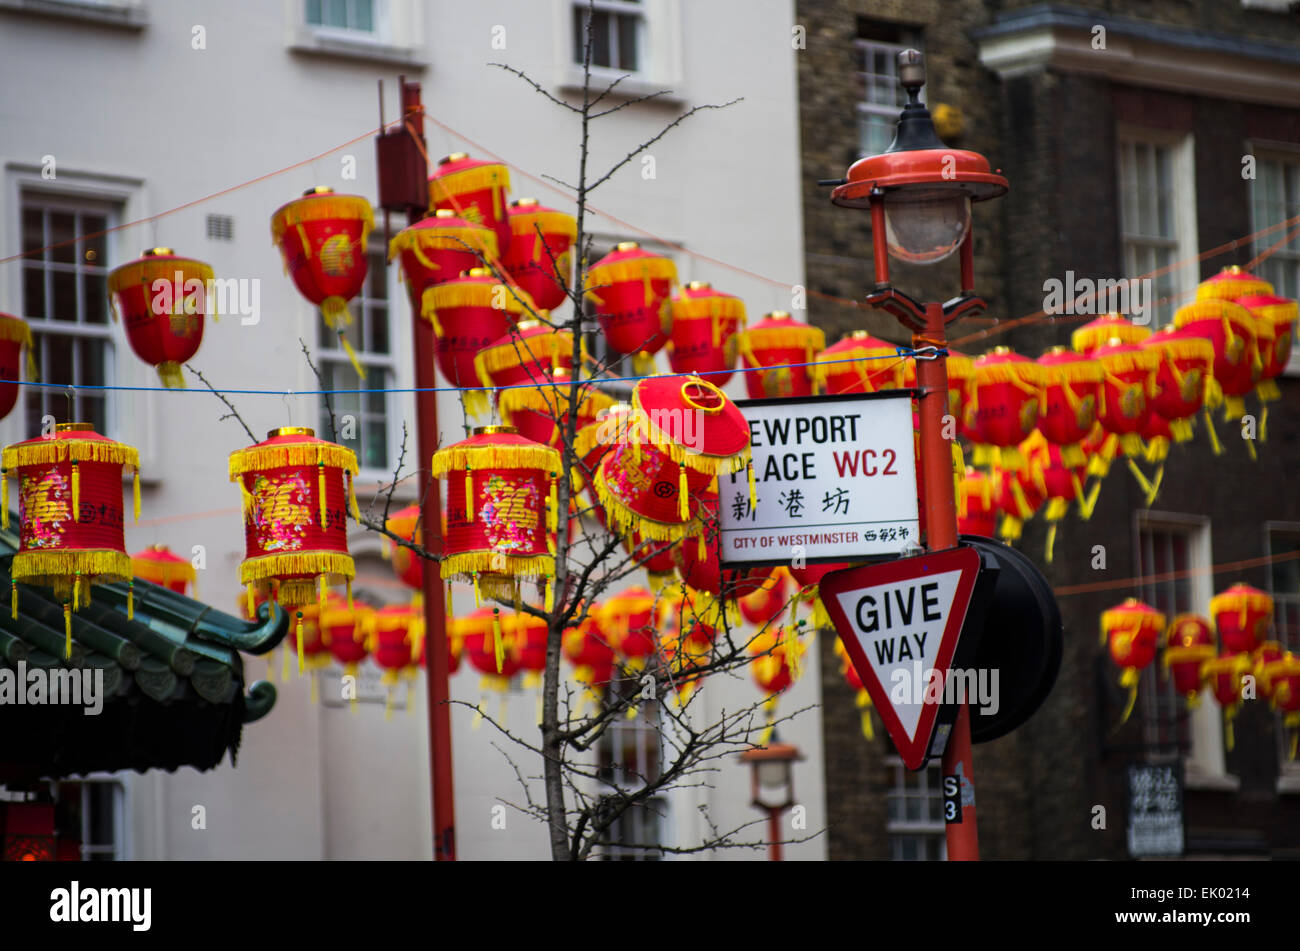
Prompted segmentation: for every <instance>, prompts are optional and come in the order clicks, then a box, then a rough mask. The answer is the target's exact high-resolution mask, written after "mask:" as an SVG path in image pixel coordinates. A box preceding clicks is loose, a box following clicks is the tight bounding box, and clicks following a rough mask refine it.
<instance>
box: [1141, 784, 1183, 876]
mask: <svg viewBox="0 0 1300 951" xmlns="http://www.w3.org/2000/svg"><path fill="white" fill-rule="evenodd" d="M1128 854H1129V855H1131V856H1133V858H1143V857H1145V856H1148V855H1165V856H1169V855H1182V854H1183V777H1182V768H1181V764H1180V763H1163V764H1158V765H1156V764H1152V765H1142V766H1130V767H1129V768H1128Z"/></svg>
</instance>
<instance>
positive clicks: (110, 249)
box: [0, 162, 169, 484]
mask: <svg viewBox="0 0 1300 951" xmlns="http://www.w3.org/2000/svg"><path fill="white" fill-rule="evenodd" d="M41 173H42V168H41V166H40V165H34V164H32V163H29V162H8V163H6V165H5V180H4V192H3V195H2V196H0V199H2V200H0V207H3V208H6V209H9V210H8V211H6V213H5V215H4V222H3V224H0V235H3V237H4V239H5V241H6V243H7V245H8V246H9V247H11V248H21V247H22V205H23V197H24V195H26V194H29V193H31V194H35V195H38V196H40V197H41V198H42V199H44V198H47V197H48V198H51V199H66V200H69V201H72V202H74V203H75V202H77V201H79V200H85V201H87V202H90V203H94V204H108V205H115V206H117V212H116V219H115V220H116V223H119V224H121V223H126V222H138V221H142V220H144V219H147V218H148V217H149V216H150V214H151V212H152V209H151V208H149V206H148V204H147V203H146V200H145V191H144V181H143V180H142V179H138V178H131V177H127V176H124V175H111V174H102V173H95V172H87V171H84V170H81V169H77V168H75V167H67V166H65V165H64V164H62V163H61V164H59V166H58V178H57V179H56V180H55V181H48V180H46V179H45V178H43V177H42V174H41ZM164 220H165V219H164ZM159 231H161V232H162V234H161V235H160V234H159V233H158V232H159ZM167 233H169V232H167V231H166V230H165V227H164V226H163V225H162V224H161V223H160V224H159V225H158V227H157V229H155V231H154V232H153V233H151V232H150V231H149V230H148V229H147V228H146V227H145V226H143V225H141V226H139V227H131V228H123V229H121V230H119V231H114V232H112V233H110V234H109V235H108V236H107V240H106V242H105V254H106V256H107V261H106V262H105V267H107V268H108V269H109V270H110V271H111V270H112V269H113V268H114V267H117V266H118V265H120V264H123V263H125V262H126V261H130V260H134V259H135V258H137V257H139V256H140V252H141V251H142V250H143V249H144V248H147V247H152V246H153V245H157V244H160V243H165V242H162V241H160V240H159V238H160V237H165V236H166V234H167ZM22 281H23V276H22V266H21V262H18V261H15V262H12V263H11V264H10V265H9V266H8V267H3V268H0V309H4V310H7V311H8V312H10V313H15V314H16V313H19V311H21V310H22V309H23V307H22V300H23V283H22ZM69 326H75V325H69ZM108 328H109V332H110V333H111V334H112V343H113V347H112V349H111V352H110V354H109V361H108V367H107V368H106V373H105V382H106V383H108V384H109V385H118V386H137V387H156V386H159V385H160V384H159V382H158V373H157V371H156V370H155V369H154V368H153V367H151V366H150V365H149V364H147V363H145V362H144V361H143V360H141V359H140V358H139V357H137V356H136V355H135V352H134V351H133V350H132V349H131V345H130V343H128V342H127V341H126V339H125V333H124V331H123V330H122V329H121V327H120V326H119V325H117V324H114V323H113V321H112V318H111V317H110V319H109V323H108ZM32 329H33V330H41V329H45V328H44V327H43V326H40V327H38V326H36V325H35V323H34V324H33V328H32ZM53 330H54V332H60V330H59V327H58V326H55V327H54V328H53ZM38 369H39V370H42V371H43V370H44V368H42V367H38ZM21 399H22V397H21V396H20V401H21ZM158 400H159V394H158V393H156V392H151V391H149V390H147V389H143V390H136V391H121V390H118V391H113V390H110V391H108V401H107V409H106V416H107V419H108V428H109V430H110V432H109V433H107V434H106V435H109V436H110V437H112V438H114V439H118V440H120V441H122V442H125V443H127V444H129V445H132V446H138V447H139V449H140V469H141V472H140V478H141V481H142V482H144V483H146V484H156V483H157V482H158V481H159V473H160V472H161V466H162V457H161V455H160V454H159V452H160V450H159V446H160V442H161V440H160V438H159V430H158V427H159V406H158ZM20 408H21V407H20V406H19V407H15V408H14V412H12V413H10V414H9V416H8V417H6V418H5V419H4V420H3V421H0V437H3V438H4V441H5V444H6V445H7V444H9V443H13V442H19V441H21V440H23V439H27V438H30V437H31V436H33V435H35V434H34V433H28V432H26V426H25V422H24V420H25V413H23V412H20V411H19V410H20Z"/></svg>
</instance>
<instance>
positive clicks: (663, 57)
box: [553, 0, 686, 103]
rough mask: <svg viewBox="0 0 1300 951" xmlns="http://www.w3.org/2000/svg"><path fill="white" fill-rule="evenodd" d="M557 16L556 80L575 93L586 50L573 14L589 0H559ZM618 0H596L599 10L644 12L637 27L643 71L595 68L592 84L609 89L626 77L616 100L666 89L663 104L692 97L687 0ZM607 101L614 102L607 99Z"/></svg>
mask: <svg viewBox="0 0 1300 951" xmlns="http://www.w3.org/2000/svg"><path fill="white" fill-rule="evenodd" d="M553 3H554V8H553V9H554V18H555V62H556V76H555V83H556V85H557V86H559V87H560V88H561V89H563V90H565V91H568V92H574V91H578V90H581V89H582V57H581V55H580V54H581V49H580V48H579V49H576V50H575V47H574V37H573V12H574V11H575V10H577V9H580V8H584V7H586V5H587V4H586V0H553ZM636 6H637V7H640V8H641V9H640V10H636V9H635V8H634V7H633V5H632V4H626V3H620V2H618V0H596V10H597V11H602V12H610V13H618V14H623V15H630V14H634V13H637V14H639V15H640V19H641V24H640V28H639V29H638V30H637V69H636V70H635V71H631V70H621V69H610V68H607V67H602V66H596V65H595V64H593V65H592V67H591V82H592V88H593V89H596V90H600V89H604V88H605V87H606V86H608V85H609V84H610V83H612V82H613V81H614V80H616V79H618V78H619V77H620V76H626V77H627V78H626V79H623V80H622V81H621V82H620V83H619V84H618V89H617V90H616V91H615V92H614V93H612V94H611V96H610V99H614V100H616V99H619V98H629V97H634V96H644V95H648V94H650V93H660V95H658V96H657V97H656V101H657V102H668V103H681V102H683V101H685V99H686V90H685V89H684V88H683V82H684V79H685V76H684V68H683V57H682V50H683V40H682V34H683V30H682V18H683V7H682V0H641V2H640V3H638V4H636ZM606 101H607V102H608V101H609V100H606Z"/></svg>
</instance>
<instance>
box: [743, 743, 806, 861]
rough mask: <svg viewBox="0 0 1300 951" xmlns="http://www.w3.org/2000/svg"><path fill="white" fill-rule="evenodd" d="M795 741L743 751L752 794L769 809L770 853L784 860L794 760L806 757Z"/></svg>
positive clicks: (757, 803) (755, 802) (757, 805)
mask: <svg viewBox="0 0 1300 951" xmlns="http://www.w3.org/2000/svg"><path fill="white" fill-rule="evenodd" d="M803 758H804V757H803V753H801V752H799V747H797V746H795V745H794V744H792V743H775V742H774V743H770V744H768V745H767V746H758V747H755V748H754V749H752V750H746V751H745V752H743V753H741V754H740V761H741V762H742V763H748V764H749V765H750V778H749V785H750V795H751V800H750V801H751V802H752V804H753V805H754V807H755V808H758V809H763V810H765V811H766V812H767V829H768V833H767V834H768V849H769V851H768V857H769V859H771V861H773V862H779V861H781V813H783V812H785V811H786V810H787V809H789V808H790V807H791V806H793V805H794V764H795V761H796V760H801V759H803Z"/></svg>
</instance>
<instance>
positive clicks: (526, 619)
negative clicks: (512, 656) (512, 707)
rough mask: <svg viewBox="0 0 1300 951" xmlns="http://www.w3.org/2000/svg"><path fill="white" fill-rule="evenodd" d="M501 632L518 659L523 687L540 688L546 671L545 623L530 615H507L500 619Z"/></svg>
mask: <svg viewBox="0 0 1300 951" xmlns="http://www.w3.org/2000/svg"><path fill="white" fill-rule="evenodd" d="M501 632H502V634H503V635H504V637H505V642H506V643H507V644H511V645H513V647H514V651H515V653H516V655H517V656H518V658H519V669H520V670H522V671H523V672H524V683H523V685H524V687H525V688H526V689H529V690H531V689H533V688H536V687H539V686H541V683H542V671H544V670H545V669H546V639H547V626H546V622H545V621H544V620H542V619H541V618H539V617H534V616H533V615H531V614H524V613H520V614H507V615H506V616H505V617H503V618H502V619H501ZM539 719H540V718H539Z"/></svg>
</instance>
